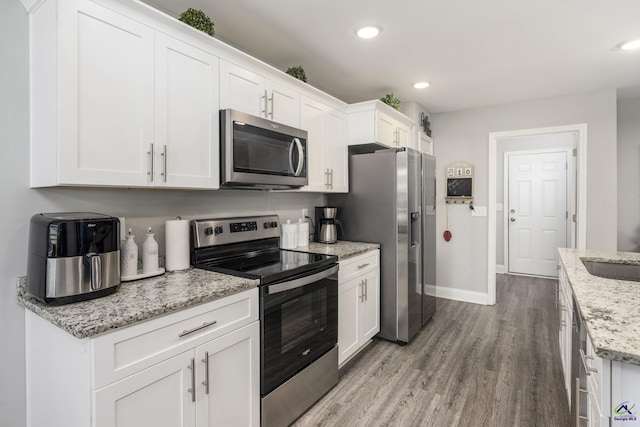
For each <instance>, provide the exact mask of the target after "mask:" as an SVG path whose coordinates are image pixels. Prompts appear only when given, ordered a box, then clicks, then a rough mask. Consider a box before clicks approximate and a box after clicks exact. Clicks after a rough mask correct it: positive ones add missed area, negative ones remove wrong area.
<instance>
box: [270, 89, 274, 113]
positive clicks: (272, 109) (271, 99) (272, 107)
mask: <svg viewBox="0 0 640 427" xmlns="http://www.w3.org/2000/svg"><path fill="white" fill-rule="evenodd" d="M273 98H274V96H273V92H271V98H269V102H271V111H270V112H269V116H270V117H271V118H272V119H273V111H274V104H273V103H274V100H273Z"/></svg>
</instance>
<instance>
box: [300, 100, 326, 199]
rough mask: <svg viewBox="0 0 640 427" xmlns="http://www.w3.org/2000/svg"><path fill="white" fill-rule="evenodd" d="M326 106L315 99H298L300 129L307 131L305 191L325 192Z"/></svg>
mask: <svg viewBox="0 0 640 427" xmlns="http://www.w3.org/2000/svg"><path fill="white" fill-rule="evenodd" d="M327 108H328V107H327V106H326V105H324V104H323V103H321V102H318V101H316V100H315V99H312V98H309V97H306V96H302V97H301V98H300V128H301V129H303V130H306V131H307V161H308V162H309V164H308V168H307V170H308V172H309V183H308V185H307V186H305V187H304V188H303V190H306V191H325V190H326V181H327V175H326V173H325V168H324V156H325V147H324V141H325V135H324V115H325V111H326V110H327Z"/></svg>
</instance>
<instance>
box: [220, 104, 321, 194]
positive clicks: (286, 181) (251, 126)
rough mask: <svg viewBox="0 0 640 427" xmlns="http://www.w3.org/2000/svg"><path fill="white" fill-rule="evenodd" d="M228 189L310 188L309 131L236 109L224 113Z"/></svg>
mask: <svg viewBox="0 0 640 427" xmlns="http://www.w3.org/2000/svg"><path fill="white" fill-rule="evenodd" d="M220 123H221V126H220V129H221V132H222V133H223V135H222V138H221V141H222V143H221V144H220V145H221V150H222V156H221V161H222V168H221V184H222V185H223V186H225V187H258V188H296V187H302V186H304V185H307V183H308V178H307V132H306V131H303V130H300V129H296V128H292V127H290V126H286V125H283V124H279V123H276V122H273V121H271V120H267V119H263V118H261V117H255V116H251V115H248V114H244V113H241V112H238V111H234V110H222V111H221V112H220Z"/></svg>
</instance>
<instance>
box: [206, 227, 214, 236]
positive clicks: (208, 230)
mask: <svg viewBox="0 0 640 427" xmlns="http://www.w3.org/2000/svg"><path fill="white" fill-rule="evenodd" d="M204 234H205V236H211V235H212V234H213V228H212V227H207V228H205V229H204Z"/></svg>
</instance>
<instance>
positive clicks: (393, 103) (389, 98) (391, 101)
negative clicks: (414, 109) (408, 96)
mask: <svg viewBox="0 0 640 427" xmlns="http://www.w3.org/2000/svg"><path fill="white" fill-rule="evenodd" d="M380 101H382V102H384V103H385V104H387V105H388V106H390V107H392V108H395V109H396V110H398V111H400V98H398V97H397V96H396V95H395V94H394V93H388V94H386V95H385V96H383V97H382V98H380Z"/></svg>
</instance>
